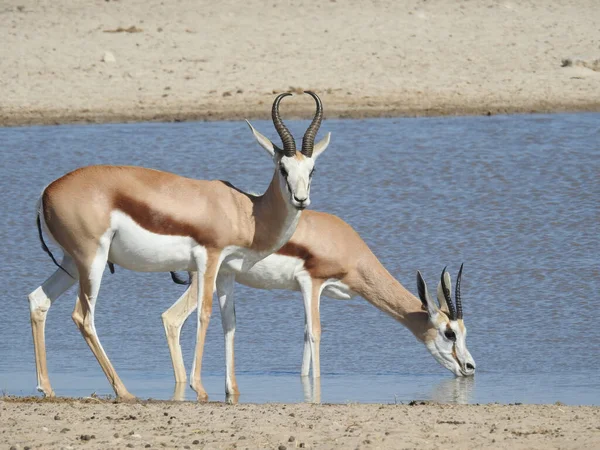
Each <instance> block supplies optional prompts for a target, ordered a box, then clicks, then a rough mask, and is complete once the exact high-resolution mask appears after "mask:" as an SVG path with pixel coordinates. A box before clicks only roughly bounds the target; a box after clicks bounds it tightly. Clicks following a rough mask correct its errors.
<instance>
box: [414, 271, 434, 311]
mask: <svg viewBox="0 0 600 450" xmlns="http://www.w3.org/2000/svg"><path fill="white" fill-rule="evenodd" d="M417 289H418V290H419V298H420V299H421V303H423V306H425V308H427V312H428V313H429V317H433V316H434V315H435V314H437V312H438V307H437V305H436V304H435V302H434V301H433V300H431V297H429V292H428V291H427V283H425V280H424V279H423V276H422V275H421V272H419V271H418V270H417Z"/></svg>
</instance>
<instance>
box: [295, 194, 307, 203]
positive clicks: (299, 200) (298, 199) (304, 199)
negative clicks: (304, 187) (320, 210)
mask: <svg viewBox="0 0 600 450" xmlns="http://www.w3.org/2000/svg"><path fill="white" fill-rule="evenodd" d="M294 200H296V201H297V202H298V203H304V202H305V201H306V197H304V198H298V197H296V196H295V195H294Z"/></svg>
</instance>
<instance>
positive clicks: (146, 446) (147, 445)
mask: <svg viewBox="0 0 600 450" xmlns="http://www.w3.org/2000/svg"><path fill="white" fill-rule="evenodd" d="M150 447H152V446H151V445H150V444H146V445H144V448H150Z"/></svg>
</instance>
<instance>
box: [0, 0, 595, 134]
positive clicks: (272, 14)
mask: <svg viewBox="0 0 600 450" xmlns="http://www.w3.org/2000/svg"><path fill="white" fill-rule="evenodd" d="M598 17H600V2H598V1H597V0H565V1H558V0H553V1H549V0H532V1H502V0H499V1H497V0H481V1H449V0H448V1H441V0H438V1H432V0H427V1H425V0H422V1H415V0H408V1H396V0H380V1H376V0H372V1H368V0H312V1H308V0H307V1H299V0H295V1H276V0H272V1H270V2H265V1H259V0H246V1H232V0H220V1H199V0H180V1H156V0H127V1H124V0H90V1H87V2H74V1H69V0H54V1H38V2H31V1H29V2H26V1H23V0H4V1H3V2H1V4H0V42H1V45H0V61H1V63H0V92H1V95H0V124H4V125H14V124H30V123H66V122H80V121H84V122H86V121H89V122H106V121H136V120H189V119H239V118H242V117H248V118H259V117H260V118H266V117H267V116H268V114H269V109H270V104H271V102H272V99H273V93H274V92H282V91H286V90H296V91H301V90H302V89H313V90H315V91H317V92H318V93H319V94H321V96H322V98H323V100H324V102H325V108H326V116H327V117H329V118H332V117H367V116H397V115H437V114H486V113H488V112H490V113H498V112H530V111H532V112H533V111H535V112H543V111H599V110H600V71H599V70H600V62H599V61H598V59H599V58H600V29H599V28H598V27H599V25H598V24H599V22H598ZM567 58H570V59H571V61H572V64H570V65H569V64H567V65H566V66H565V67H562V60H563V59H567ZM285 103H286V104H285V105H283V108H282V109H283V111H284V113H286V114H287V115H288V117H299V116H302V117H307V116H309V115H310V113H309V111H310V110H312V108H313V105H312V101H311V99H310V98H307V97H302V98H297V99H295V100H286V102H285Z"/></svg>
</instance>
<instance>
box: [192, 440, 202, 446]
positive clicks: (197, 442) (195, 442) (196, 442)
mask: <svg viewBox="0 0 600 450" xmlns="http://www.w3.org/2000/svg"><path fill="white" fill-rule="evenodd" d="M199 443H200V441H199V440H198V439H194V442H192V444H194V445H198V444H199Z"/></svg>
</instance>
